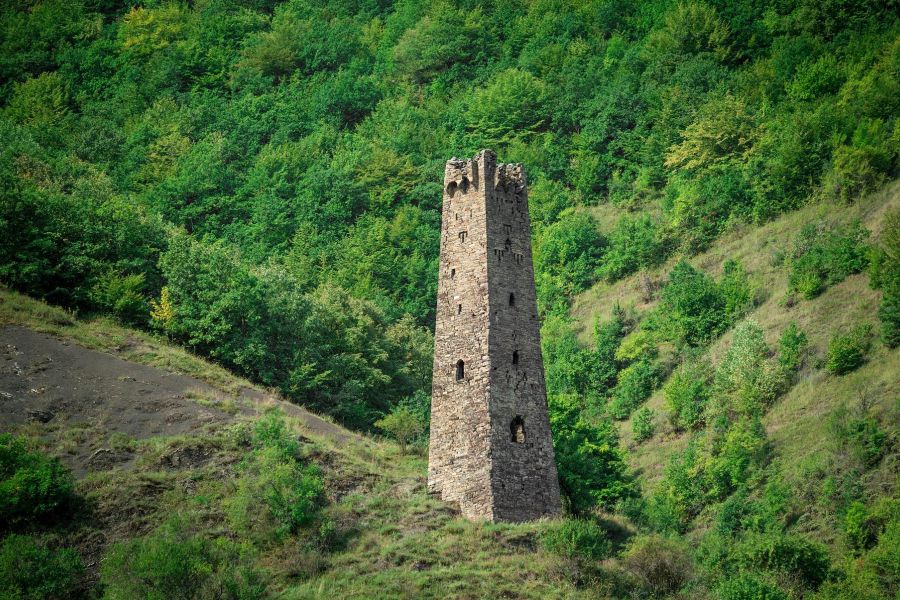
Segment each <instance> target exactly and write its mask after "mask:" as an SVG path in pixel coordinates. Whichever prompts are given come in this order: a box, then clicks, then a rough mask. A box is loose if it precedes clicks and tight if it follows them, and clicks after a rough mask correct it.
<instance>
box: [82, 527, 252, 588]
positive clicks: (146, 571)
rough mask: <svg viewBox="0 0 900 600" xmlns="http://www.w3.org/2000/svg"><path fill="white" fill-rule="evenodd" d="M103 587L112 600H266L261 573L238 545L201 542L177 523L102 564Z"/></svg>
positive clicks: (123, 545)
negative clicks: (140, 599)
mask: <svg viewBox="0 0 900 600" xmlns="http://www.w3.org/2000/svg"><path fill="white" fill-rule="evenodd" d="M100 582H101V584H102V585H103V589H104V594H103V598H105V599H107V600H130V599H132V598H144V599H146V600H168V599H170V598H217V599H221V600H253V599H254V598H263V597H265V595H266V586H265V583H264V582H263V580H262V577H261V575H260V573H259V572H257V571H256V570H255V569H254V568H253V567H252V564H251V562H250V557H248V556H242V554H241V549H240V548H239V547H238V546H237V545H236V544H235V543H234V542H232V541H230V540H228V539H226V538H218V539H215V540H209V539H206V538H204V537H201V536H200V535H197V534H195V533H192V532H191V531H190V530H189V528H188V527H187V526H186V525H185V523H183V522H182V521H180V520H178V519H173V520H172V521H170V522H169V523H167V524H166V525H164V526H162V527H160V528H159V529H157V530H156V531H154V532H153V533H151V534H149V535H146V536H144V537H139V538H135V539H132V540H129V541H127V542H120V543H117V544H115V545H113V547H112V548H111V549H110V551H109V553H108V554H107V555H106V556H105V558H104V560H103V562H102V566H101V569H100Z"/></svg>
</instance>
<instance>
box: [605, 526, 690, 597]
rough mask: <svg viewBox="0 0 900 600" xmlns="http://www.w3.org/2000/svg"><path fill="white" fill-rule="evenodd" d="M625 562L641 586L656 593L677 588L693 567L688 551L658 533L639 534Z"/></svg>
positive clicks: (626, 553)
mask: <svg viewBox="0 0 900 600" xmlns="http://www.w3.org/2000/svg"><path fill="white" fill-rule="evenodd" d="M622 563H623V564H624V566H625V569H626V570H627V571H628V572H629V573H631V574H632V575H633V576H634V577H635V578H636V579H637V580H638V582H639V583H640V585H641V587H643V588H644V589H645V590H647V591H648V592H650V593H651V594H653V595H655V596H663V595H667V594H672V593H674V592H677V591H678V590H679V589H681V587H682V586H684V584H686V583H687V582H688V581H689V580H690V578H691V576H692V571H693V564H692V562H691V558H690V555H689V554H688V552H687V551H686V550H685V549H684V548H683V547H682V546H681V545H680V544H678V543H677V542H675V541H674V540H671V539H669V538H665V537H662V536H658V535H650V536H639V537H636V538H635V539H634V541H632V542H631V544H630V545H629V547H628V549H627V550H626V551H625V553H624V555H623V556H622Z"/></svg>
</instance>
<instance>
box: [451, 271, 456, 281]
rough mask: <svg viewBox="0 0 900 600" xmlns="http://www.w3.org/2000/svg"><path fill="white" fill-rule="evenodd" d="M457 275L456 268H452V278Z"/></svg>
mask: <svg viewBox="0 0 900 600" xmlns="http://www.w3.org/2000/svg"><path fill="white" fill-rule="evenodd" d="M454 277H456V269H450V279H453V278H454Z"/></svg>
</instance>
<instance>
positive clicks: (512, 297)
mask: <svg viewBox="0 0 900 600" xmlns="http://www.w3.org/2000/svg"><path fill="white" fill-rule="evenodd" d="M509 305H510V306H515V305H516V295H515V294H513V293H512V292H510V294H509Z"/></svg>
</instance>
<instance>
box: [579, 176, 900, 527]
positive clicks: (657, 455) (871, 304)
mask: <svg viewBox="0 0 900 600" xmlns="http://www.w3.org/2000/svg"><path fill="white" fill-rule="evenodd" d="M898 205H900V181H896V182H894V183H892V184H890V185H888V186H886V187H885V188H884V189H883V190H881V191H880V192H878V193H876V194H872V195H870V196H868V197H867V198H865V199H863V200H861V201H859V202H858V203H856V204H853V205H835V204H831V203H822V204H814V205H809V206H806V207H804V208H803V209H801V210H798V211H796V212H793V213H790V214H787V215H784V216H782V217H780V218H779V219H777V220H775V221H773V222H771V223H768V224H766V225H764V226H762V227H751V226H745V227H741V228H739V229H737V230H735V231H733V232H731V233H730V234H729V235H727V236H726V237H724V238H723V239H721V240H719V241H718V242H717V243H716V244H715V245H713V247H712V248H710V249H709V250H707V251H706V252H704V253H702V254H700V255H698V256H696V257H693V258H691V259H690V262H691V263H692V264H693V265H694V266H696V267H698V268H701V269H703V270H704V271H706V272H707V273H709V274H710V275H712V276H714V277H716V278H718V277H719V276H721V273H722V265H723V263H724V262H725V261H726V260H727V259H730V258H733V259H738V260H739V261H740V262H741V263H742V264H743V265H744V267H745V268H746V269H747V270H748V271H749V273H750V274H751V277H752V278H753V280H754V282H755V283H756V284H757V286H758V289H759V297H760V299H761V302H760V303H759V305H758V306H757V307H756V308H755V310H753V311H752V312H751V314H750V315H749V317H750V318H752V319H755V320H756V321H757V322H758V323H759V325H760V326H761V327H762V328H763V330H764V331H765V335H766V341H767V342H768V343H769V345H770V347H774V345H775V343H776V341H777V339H778V336H779V335H780V334H781V332H782V331H783V330H784V328H785V327H786V326H787V324H788V323H789V322H791V321H795V322H796V323H797V324H798V325H799V326H800V328H801V329H802V330H803V331H805V332H806V334H807V335H808V337H809V342H810V357H809V359H808V360H807V364H806V366H805V367H804V369H803V370H802V372H801V373H800V374H799V378H798V381H797V383H796V385H794V387H793V388H792V389H791V390H790V391H789V392H788V393H787V394H785V395H784V396H783V397H781V398H779V399H778V401H777V402H776V404H775V405H774V406H773V407H772V408H771V409H770V411H769V412H768V414H767V415H766V417H765V419H764V423H765V425H766V428H767V431H768V434H769V437H770V439H771V442H772V444H773V446H774V449H775V453H776V456H778V457H779V458H780V459H781V462H782V464H783V465H785V466H786V468H784V469H783V472H784V474H785V476H786V477H787V479H788V480H789V481H790V483H791V484H792V485H794V486H802V485H803V483H804V478H805V473H806V471H805V469H807V468H808V467H809V466H810V464H811V462H814V461H817V460H818V461H821V460H825V458H826V457H827V454H828V453H829V452H830V448H829V447H828V443H827V436H826V435H825V425H826V423H827V415H828V414H830V413H831V412H832V411H833V410H834V409H835V408H836V407H838V406H839V405H840V404H841V403H848V404H850V403H855V402H858V401H859V400H860V398H861V397H862V396H863V395H864V396H865V397H866V400H867V401H868V402H870V403H872V405H873V407H874V409H875V410H876V411H879V412H881V413H883V414H884V413H889V414H893V415H896V414H897V411H896V407H897V401H898V398H900V349H894V350H889V349H887V348H886V347H885V346H884V345H883V344H881V343H880V342H876V343H874V344H873V345H872V350H871V352H870V354H869V355H868V357H867V362H866V364H865V365H863V366H862V367H861V368H859V369H858V370H856V371H854V372H853V373H850V374H848V375H846V376H843V377H837V376H833V375H829V374H827V373H826V372H825V371H824V370H823V369H822V368H818V365H819V364H820V362H821V360H822V358H823V357H824V355H825V352H826V350H827V347H828V341H829V339H830V338H831V336H832V335H833V334H834V333H835V332H837V331H845V330H847V329H849V328H850V327H851V326H853V325H856V324H859V323H870V324H871V325H872V326H873V328H874V329H875V330H877V328H878V321H877V317H876V309H877V307H878V302H879V298H880V293H879V292H877V291H875V290H872V289H870V288H869V285H868V282H869V278H868V275H866V274H860V275H854V276H851V277H849V278H848V279H846V280H844V281H843V282H841V283H839V284H837V285H835V286H832V287H830V288H828V289H827V290H826V291H825V292H824V293H823V294H822V295H820V296H819V297H817V298H815V299H813V300H803V299H800V300H798V301H797V302H796V304H794V305H793V306H788V303H786V302H785V298H786V296H787V281H788V268H787V267H786V266H785V265H783V264H778V262H779V261H777V260H776V259H775V257H776V256H777V254H778V253H779V252H783V251H784V250H786V249H788V248H790V247H791V245H792V244H793V241H794V239H795V237H796V236H797V233H798V232H799V231H800V229H801V228H802V227H803V225H804V224H806V223H809V222H815V221H819V220H827V221H831V222H838V223H847V222H850V221H852V220H854V219H859V220H860V221H861V222H862V223H863V225H864V226H865V227H866V228H868V229H869V230H870V231H872V232H873V238H875V239H877V236H878V235H879V234H880V231H881V222H882V219H883V217H884V215H885V213H886V211H887V210H888V209H889V208H891V207H896V206H898ZM600 210H601V212H602V218H601V223H604V222H606V223H609V222H612V220H613V217H611V216H610V215H609V214H607V213H608V212H609V208H608V207H603V208H602V209H600ZM675 260H676V259H672V260H671V261H669V262H668V263H667V264H665V265H663V266H661V267H659V268H657V269H654V270H653V271H651V272H650V273H649V276H650V277H651V278H652V279H653V280H656V281H662V280H664V278H665V275H666V273H667V272H668V271H669V270H670V269H671V268H672V266H673V265H674V263H675ZM638 277H639V276H638V275H634V276H631V277H629V278H626V279H624V280H622V281H619V282H616V283H615V284H612V285H610V284H606V283H598V284H597V285H595V286H594V287H593V288H592V289H590V290H588V291H586V292H584V293H583V294H581V295H580V296H579V297H578V298H577V299H576V300H575V303H574V305H573V309H572V312H573V314H574V316H575V317H576V319H577V321H578V323H579V324H580V331H579V336H580V338H581V339H582V341H584V342H589V341H590V335H591V334H590V332H591V330H592V327H591V324H592V323H593V321H594V320H595V319H597V318H601V319H608V318H609V317H610V315H611V309H612V306H613V304H614V302H616V301H618V302H619V303H620V304H621V305H622V306H630V305H633V306H635V307H636V308H637V309H638V310H640V311H643V310H647V309H649V308H652V306H653V305H654V304H655V302H652V301H651V302H650V303H649V304H644V303H643V302H642V300H641V294H640V291H639V286H638ZM730 338H731V334H730V333H726V334H725V335H723V336H722V337H721V338H720V339H718V340H716V342H714V343H713V344H712V346H711V347H710V348H709V349H708V351H707V357H708V358H710V359H711V360H712V361H713V362H714V363H715V362H716V361H717V360H718V359H719V358H720V357H721V356H722V354H723V353H724V351H725V350H726V349H727V348H728V345H729V344H730ZM646 405H647V406H649V407H651V408H653V409H654V410H655V411H656V413H657V419H658V425H657V427H658V433H657V434H656V435H655V436H654V437H653V438H652V439H651V440H649V441H647V442H645V443H644V444H641V445H635V444H634V443H633V440H632V438H633V435H632V427H631V421H630V420H629V421H625V422H622V423H621V424H620V431H621V434H622V440H623V443H624V444H625V445H627V446H628V447H629V449H630V453H629V455H630V462H631V464H632V466H633V467H634V468H636V469H637V470H638V471H639V472H640V473H641V474H642V478H643V481H644V483H645V484H648V487H651V488H652V486H653V483H654V482H655V481H656V480H658V479H659V478H660V477H661V476H662V474H663V470H664V468H665V465H666V462H667V460H668V457H669V456H670V455H671V454H672V453H673V452H674V451H676V450H679V449H681V448H683V447H684V445H685V444H686V443H687V435H686V434H677V433H675V432H673V431H672V429H671V428H670V427H669V426H668V424H667V420H666V418H665V410H666V409H665V402H664V399H663V396H662V393H661V391H657V392H656V393H655V394H654V395H653V396H652V397H651V398H650V399H649V400H648V401H647V404H646ZM896 425H897V424H896V423H895V428H894V430H895V431H896V430H897V427H896ZM890 469H891V466H890V465H886V466H885V467H884V469H883V470H884V471H885V472H884V473H880V474H879V473H876V474H874V475H873V481H872V482H870V483H871V485H872V486H874V487H879V486H880V489H881V492H882V493H887V492H888V490H887V489H884V486H885V485H889V484H890V481H884V478H891V475H890V472H889V470H890ZM813 529H815V528H814V527H813ZM817 533H819V534H820V536H822V537H828V535H829V534H828V532H827V531H824V530H822V531H818V532H817Z"/></svg>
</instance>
